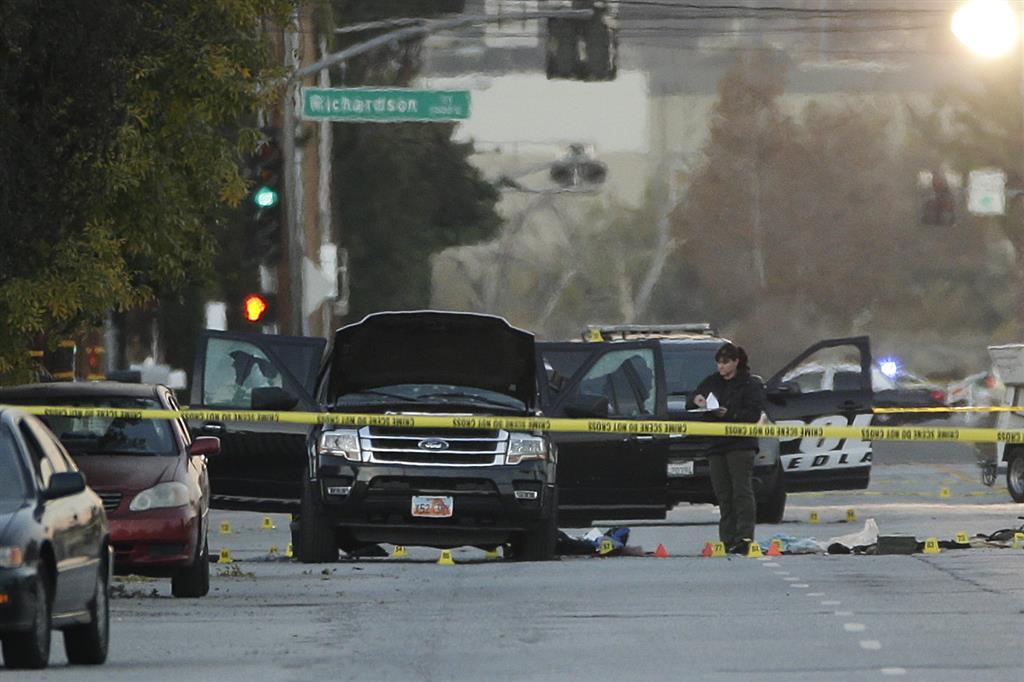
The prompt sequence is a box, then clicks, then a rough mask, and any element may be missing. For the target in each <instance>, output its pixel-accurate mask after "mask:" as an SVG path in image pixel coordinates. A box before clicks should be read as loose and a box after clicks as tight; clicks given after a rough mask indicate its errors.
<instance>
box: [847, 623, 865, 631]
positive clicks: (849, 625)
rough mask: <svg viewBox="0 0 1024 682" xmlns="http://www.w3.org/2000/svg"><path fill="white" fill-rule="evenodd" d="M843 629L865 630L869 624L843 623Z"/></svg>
mask: <svg viewBox="0 0 1024 682" xmlns="http://www.w3.org/2000/svg"><path fill="white" fill-rule="evenodd" d="M843 629H844V630H846V631H847V632H864V631H865V630H867V629H868V626H866V625H864V623H843Z"/></svg>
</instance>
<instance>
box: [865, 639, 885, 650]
mask: <svg viewBox="0 0 1024 682" xmlns="http://www.w3.org/2000/svg"><path fill="white" fill-rule="evenodd" d="M860 648H861V649H865V650H867V651H878V650H879V649H881V648H882V643H881V642H879V641H878V640H877V639H862V640H860Z"/></svg>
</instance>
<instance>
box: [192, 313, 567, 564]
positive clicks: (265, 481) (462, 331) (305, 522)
mask: <svg viewBox="0 0 1024 682" xmlns="http://www.w3.org/2000/svg"><path fill="white" fill-rule="evenodd" d="M326 346H327V342H326V340H325V339H320V338H305V337H284V336H269V335H259V334H238V333H229V332H215V331H209V330H207V331H205V332H203V334H202V336H201V338H200V340H199V343H198V354H197V358H196V367H195V371H194V373H193V381H192V405H193V406H195V407H198V406H202V407H204V408H210V409H216V408H225V409H232V410H240V409H261V410H291V409H300V410H303V411H329V412H333V413H340V414H344V413H364V414H365V413H372V414H388V415H397V416H401V415H405V414H415V415H425V414H427V415H457V416H462V417H473V416H500V417H525V416H534V415H536V413H537V412H536V400H537V386H536V377H535V374H534V366H535V364H534V338H533V335H532V334H530V333H528V332H525V331H522V330H520V329H516V328H514V327H512V326H511V325H509V324H508V322H506V321H505V320H504V319H502V318H500V317H495V316H492V315H477V314H470V313H445V312H436V311H411V312H391V313H377V314H374V315H369V316H367V317H366V318H365V319H363V320H362V321H361V322H357V323H355V324H350V325H347V326H345V327H342V328H341V329H339V330H338V331H337V332H336V333H335V335H334V339H333V343H332V345H331V346H330V348H329V349H326V352H325V348H326ZM318 366H319V367H320V369H319V371H318V369H317V368H318ZM196 428H197V429H198V432H199V433H214V434H218V435H220V436H221V437H222V438H223V441H224V445H225V447H224V453H223V457H221V458H220V459H219V460H218V461H217V462H216V463H215V465H214V466H212V467H211V478H212V483H213V493H214V498H213V499H214V502H215V504H223V505H225V506H229V507H231V508H242V509H251V510H259V511H272V510H280V509H285V510H290V511H292V512H293V513H294V514H295V515H296V517H297V518H296V520H295V525H294V526H293V532H294V544H295V547H296V549H297V553H298V556H299V558H300V560H301V561H303V562H328V561H335V560H337V558H338V549H339V548H341V549H343V550H345V551H346V552H355V551H357V550H358V549H359V548H360V547H361V546H365V545H367V544H371V543H379V542H390V543H394V544H399V545H427V546H434V547H441V548H447V547H454V546H459V545H467V544H468V545H477V546H482V547H494V546H497V545H502V544H506V543H507V544H508V545H509V546H510V548H511V550H512V554H513V556H514V557H515V558H517V559H526V560H546V559H551V558H552V557H553V556H554V550H555V540H556V535H557V530H558V526H557V524H558V493H557V490H556V487H555V484H556V479H555V457H556V453H555V451H554V450H553V449H552V448H551V447H550V441H549V439H548V437H547V436H545V435H544V434H541V433H536V432H532V431H520V430H505V429H491V430H473V429H458V428H425V427H423V428H393V427H390V426H384V425H366V426H360V427H344V426H340V425H336V426H330V425H328V426H316V427H313V428H312V429H311V428H310V427H308V426H303V425H299V424H294V425H290V424H282V423H272V422H253V423H240V422H224V423H221V422H213V421H204V422H202V423H199V424H197V425H196Z"/></svg>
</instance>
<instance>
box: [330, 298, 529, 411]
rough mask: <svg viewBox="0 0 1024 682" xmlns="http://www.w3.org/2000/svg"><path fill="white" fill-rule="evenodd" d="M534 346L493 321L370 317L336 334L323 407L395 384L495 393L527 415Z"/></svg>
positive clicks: (437, 315) (430, 314)
mask: <svg viewBox="0 0 1024 682" xmlns="http://www.w3.org/2000/svg"><path fill="white" fill-rule="evenodd" d="M533 343H534V338H533V334H530V333H529V332H525V331H523V330H521V329H516V328H515V327H513V326H511V325H510V324H509V323H508V322H506V321H505V320H504V319H503V318H500V317H495V316H493V315H479V314H474V313H450V312H436V311H416V312H388V313H375V314H373V315H368V316H367V317H365V318H364V319H363V320H362V321H361V322H357V323H356V324H350V325H348V326H345V327H342V328H341V329H339V330H338V331H337V332H336V333H335V335H334V345H333V348H332V350H331V360H330V362H331V370H330V372H331V374H330V379H329V381H330V383H329V386H328V395H327V399H328V401H329V402H333V401H334V400H335V399H336V398H337V397H338V396H340V395H344V394H346V393H354V392H357V391H364V390H368V389H373V388H380V387H382V386H392V385H396V384H450V385H453V386H472V387H475V388H483V389H487V390H490V391H496V392H498V393H502V394H504V395H507V396H511V397H513V398H516V399H518V400H520V401H522V402H523V403H524V404H525V405H526V407H527V408H532V407H533V405H534V402H535V396H536V379H535V376H534V350H533Z"/></svg>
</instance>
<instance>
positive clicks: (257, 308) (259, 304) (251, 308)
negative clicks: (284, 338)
mask: <svg viewBox="0 0 1024 682" xmlns="http://www.w3.org/2000/svg"><path fill="white" fill-rule="evenodd" d="M270 308H271V301H270V300H268V299H267V295H266V294H249V295H248V296H246V297H245V298H244V299H242V319H243V320H245V321H246V322H249V323H251V324H266V323H267V322H268V321H269V319H270V317H271V315H270V314H269V313H270Z"/></svg>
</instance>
